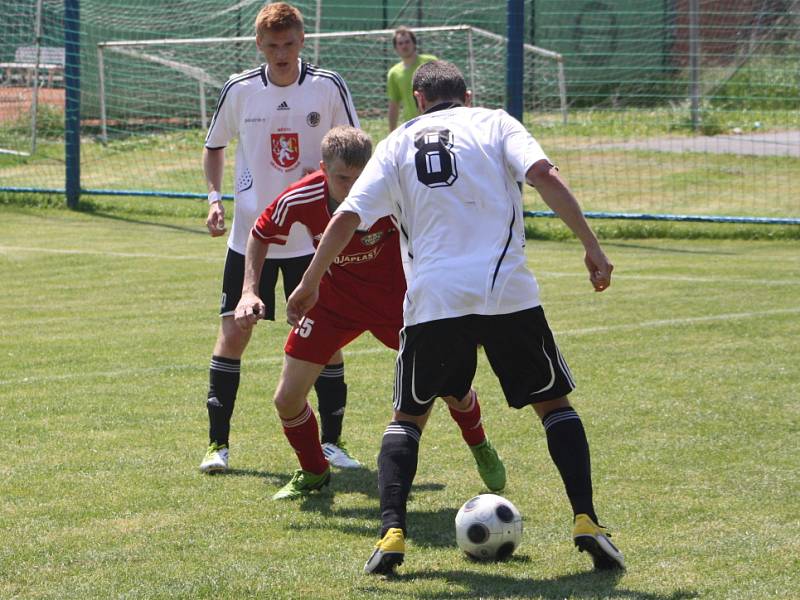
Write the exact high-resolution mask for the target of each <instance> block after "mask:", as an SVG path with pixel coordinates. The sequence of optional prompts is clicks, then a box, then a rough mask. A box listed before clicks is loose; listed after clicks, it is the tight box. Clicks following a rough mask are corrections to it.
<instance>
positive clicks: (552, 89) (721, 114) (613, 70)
mask: <svg viewBox="0 0 800 600" xmlns="http://www.w3.org/2000/svg"><path fill="white" fill-rule="evenodd" d="M296 4H297V6H298V7H299V8H300V9H301V10H302V11H303V13H304V15H305V19H306V31H307V33H308V34H314V33H323V34H326V33H331V32H345V31H347V32H356V31H358V32H363V31H367V30H381V29H391V28H393V27H395V26H397V25H400V24H403V25H409V26H412V27H423V28H427V27H445V26H459V25H469V26H472V27H473V29H472V30H469V29H466V28H462V29H451V30H447V31H440V32H436V33H430V32H421V33H420V36H419V39H420V46H421V50H423V51H426V52H434V53H436V54H437V55H439V56H440V57H442V58H447V59H449V60H452V61H453V62H455V63H456V64H458V65H459V66H460V67H461V68H462V70H463V71H464V72H465V74H466V75H467V77H468V79H469V80H470V85H471V86H473V87H474V88H475V91H476V97H477V100H478V103H479V104H482V105H485V106H491V107H502V106H504V105H505V103H506V98H505V89H506V88H505V79H504V78H505V61H506V56H505V52H506V48H505V42H504V41H503V40H502V39H498V36H500V38H502V36H504V35H505V33H506V26H507V24H506V3H505V2H499V3H487V2H483V1H478V0H463V1H462V2H460V3H458V4H457V5H453V4H445V3H441V2H431V1H430V0H407V1H405V2H403V1H400V0H391V1H390V0H385V1H380V2H376V1H367V2H361V3H357V2H355V1H354V0H349V1H341V0H339V1H336V0H319V1H316V0H314V1H303V2H298V3H296ZM39 5H40V6H39ZM261 5H262V0H253V1H247V0H243V1H240V2H230V0H225V1H223V0H194V1H191V2H189V1H175V2H167V3H165V2H161V1H160V0H136V1H134V0H125V1H123V0H81V2H80V8H81V12H80V15H81V16H80V23H79V26H76V33H79V35H80V41H81V56H80V67H81V79H80V107H81V164H80V167H81V176H80V184H81V188H82V189H83V193H99V192H100V191H104V192H111V193H133V194H164V195H188V196H192V195H197V196H201V195H202V193H203V190H204V189H205V186H204V182H203V176H202V171H201V169H200V166H199V156H200V152H201V149H202V141H203V135H204V127H205V125H206V124H207V123H208V120H209V118H210V116H211V114H212V112H213V109H214V104H215V102H216V97H217V95H218V93H219V90H220V87H221V85H222V84H223V83H224V81H225V80H226V79H227V78H228V77H229V76H230V75H231V74H232V73H235V72H239V71H242V70H244V69H247V68H250V67H252V66H254V65H255V64H258V62H259V61H260V57H259V56H258V54H257V52H256V51H255V48H254V46H253V43H252V41H251V40H250V39H247V38H249V37H250V36H251V35H252V27H253V19H254V17H255V14H256V12H257V11H258V9H259V8H260V7H261ZM524 10H525V24H524V31H525V42H526V44H528V45H529V46H528V50H526V52H525V81H524V87H523V89H524V108H525V117H524V121H525V123H526V125H527V126H529V128H530V129H531V131H532V132H533V133H534V135H535V136H536V137H537V139H539V141H540V142H541V143H542V145H543V146H544V148H545V149H546V151H547V152H548V153H549V154H550V156H551V157H552V158H553V160H554V161H555V162H557V163H558V164H559V166H560V167H561V169H562V172H563V173H564V174H565V176H566V178H567V179H568V180H569V181H570V183H571V185H572V187H573V188H574V189H575V190H576V192H577V194H578V196H579V197H580V199H581V201H582V203H583V205H584V207H585V208H586V209H587V210H589V211H591V212H593V213H598V214H606V215H609V214H617V213H622V214H624V215H627V216H641V215H644V216H661V215H677V216H679V217H686V216H701V217H730V216H733V217H748V218H755V219H759V218H762V219H795V220H796V219H798V218H800V189H799V186H798V182H799V181H800V67H798V65H800V16H799V15H800V1H798V0H527V1H526V2H525V8H524ZM37 14H41V19H39V20H38V22H39V23H40V29H38V30H37ZM318 16H319V18H317V17H318ZM66 27H67V28H69V27H70V25H69V24H67V26H66ZM468 32H471V33H468ZM475 32H479V33H475ZM0 33H2V36H0V193H14V191H15V190H50V191H56V192H58V191H59V190H63V188H64V186H65V176H64V171H65V165H64V125H63V123H64V91H65V90H64V79H63V76H62V75H63V74H62V73H61V72H60V71H59V68H58V65H55V66H53V65H52V64H51V65H49V67H48V68H44V67H41V68H40V69H38V71H36V69H35V67H34V66H32V65H30V66H29V67H28V68H27V69H26V68H22V69H20V68H19V67H16V68H12V67H10V66H9V65H12V64H17V63H18V61H16V58H18V57H19V56H20V49H21V48H24V47H34V48H36V47H38V48H39V49H40V50H41V53H40V57H45V56H50V57H52V56H55V54H52V52H51V50H52V49H58V48H63V46H64V35H65V23H64V3H63V0H42V1H41V2H40V3H37V2H36V0H6V2H4V19H3V20H2V22H0ZM199 38H226V39H227V41H224V42H214V43H211V42H209V43H202V44H191V45H188V44H161V45H160V46H149V47H147V48H144V47H141V46H140V47H137V46H135V45H132V44H129V45H127V46H125V45H123V46H118V47H115V48H113V49H111V47H110V46H109V45H108V43H109V42H120V41H128V42H132V41H141V40H163V39H179V40H190V39H199ZM234 38H240V39H238V40H235V39H234ZM389 40H390V36H388V35H381V34H377V33H376V34H372V35H363V34H359V35H355V34H354V35H350V36H341V37H335V38H333V37H322V38H319V39H315V38H314V36H313V35H310V36H309V39H308V40H307V43H306V48H305V51H304V57H305V58H306V59H308V60H311V61H314V62H317V63H318V64H320V65H322V66H324V67H327V68H331V69H335V70H337V71H339V72H340V73H342V75H343V76H344V77H345V79H346V80H347V81H348V83H349V85H350V87H351V90H352V92H353V95H354V98H355V102H356V106H357V108H358V110H359V113H360V115H362V120H363V121H364V125H365V127H367V128H368V130H369V131H370V133H371V134H372V135H373V136H374V137H376V138H380V137H382V136H383V135H385V134H386V124H385V123H386V120H385V110H386V100H385V95H384V88H383V86H384V77H385V71H386V69H388V67H389V66H391V64H393V63H394V62H395V61H396V60H397V57H396V56H395V54H394V52H393V50H392V47H391V43H390V41H389ZM533 46H536V47H540V48H544V49H547V50H550V51H552V52H553V53H557V54H558V55H560V56H561V57H563V62H561V63H559V61H558V60H555V59H551V58H547V57H545V56H542V55H541V54H537V53H536V52H534V51H533V50H531V47H533ZM98 49H99V50H100V51H98ZM48 53H49V54H48ZM693 57H694V58H695V59H696V60H692V58H693ZM99 60H102V63H103V64H102V69H101V68H100V66H101V65H100V64H99V62H98V61H99ZM41 62H45V61H41ZM560 67H562V68H563V73H564V75H565V81H564V84H565V85H564V86H560V85H559V80H558V75H559V68H560ZM34 71H36V72H35V73H34ZM563 87H565V89H566V109H567V110H566V118H565V113H564V110H563V109H564V106H563V101H564V97H563V96H562V94H561V92H562V91H563V89H562V88H563ZM34 132H35V134H34ZM229 171H230V170H229ZM226 189H228V190H230V186H229V185H228V187H227V188H226ZM3 191H4V192H3ZM527 202H528V208H534V209H535V208H539V207H537V206H536V205H534V204H533V197H531V198H530V199H528V200H527Z"/></svg>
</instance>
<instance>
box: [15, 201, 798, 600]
mask: <svg viewBox="0 0 800 600" xmlns="http://www.w3.org/2000/svg"><path fill="white" fill-rule="evenodd" d="M0 211H1V212H2V220H3V224H4V228H3V235H2V238H1V239H0V280H2V281H3V297H4V301H3V302H2V303H0V323H2V327H1V329H0V330H1V331H2V335H1V336H0V353H2V357H3V363H2V364H3V368H2V370H0V410H2V419H0V436H1V437H2V439H3V441H4V458H3V460H2V462H0V481H1V482H2V483H1V484H0V499H1V500H2V502H1V503H0V529H1V530H2V531H3V538H4V543H3V544H2V547H1V548H0V597H1V598H8V599H11V598H53V599H55V598H58V599H62V598H126V599H133V598H137V599H139V598H187V599H199V598H209V599H211V598H237V599H238V598H287V599H288V598H304V599H305V598H313V599H317V598H318V599H350V598H370V599H371V598H387V599H389V598H392V599H393V598H417V599H425V600H450V599H460V598H479V597H480V598H542V599H547V600H561V599H564V598H578V599H590V598H591V599H594V598H597V599H601V598H612V599H624V600H633V599H643V600H682V599H687V598H713V599H720V600H722V599H725V600H728V599H745V598H746V599H765V598H775V599H779V598H780V599H785V598H787V599H788V598H797V597H800V583H798V580H797V577H796V574H797V572H798V567H800V558H799V557H800V542H799V541H798V536H797V530H798V525H800V522H799V521H798V508H800V507H798V498H800V482H799V481H798V473H800V462H799V460H798V452H797V450H798V446H797V436H798V433H800V414H798V413H799V411H798V401H797V399H798V398H800V372H799V371H798V367H797V365H798V359H800V318H798V317H799V316H800V301H799V299H800V294H799V293H798V292H800V251H799V250H798V245H797V242H796V241H783V242H782V241H756V242H743V241H734V240H719V241H718V240H694V241H692V240H674V239H672V240H664V239H662V240H657V239H655V240H637V241H625V240H609V241H608V242H606V250H607V251H608V253H609V255H610V257H611V258H612V260H613V261H614V262H615V264H616V271H615V276H616V277H615V280H614V284H613V285H612V287H611V288H610V289H609V290H608V291H607V292H605V293H603V294H595V293H592V292H591V291H590V286H589V283H588V281H587V278H586V275H585V273H584V272H583V267H582V254H581V252H580V247H579V245H578V244H576V243H575V242H572V241H565V242H554V241H550V242H546V241H535V240H534V241H530V242H529V245H528V253H529V257H530V264H531V266H532V268H533V269H534V270H535V272H536V273H537V275H538V278H539V280H540V283H541V285H542V288H543V302H544V304H545V308H546V310H547V313H548V317H549V320H550V322H551V325H552V326H553V328H554V330H555V331H556V332H557V336H558V339H559V341H560V345H561V347H562V350H563V352H564V354H565V356H566V357H567V359H568V360H569V361H570V364H571V367H572V371H573V372H574V373H575V375H576V377H577V379H578V389H577V391H576V392H575V394H574V395H573V400H574V403H575V404H576V406H577V407H578V410H579V411H580V413H581V415H582V417H583V420H584V423H585V426H586V429H587V432H588V435H589V438H590V443H591V444H592V452H593V454H592V457H593V465H594V482H595V487H596V501H597V505H598V510H599V512H600V515H601V518H602V520H603V521H604V522H605V523H606V524H607V525H608V526H609V527H611V529H612V531H613V533H614V540H615V541H616V542H617V544H618V545H619V546H620V548H621V549H622V550H623V551H624V552H625V554H626V559H627V562H628V570H627V572H626V573H624V574H623V575H621V576H620V577H611V576H608V575H599V574H595V573H592V572H591V570H590V562H589V559H588V558H587V557H586V556H585V555H581V554H579V553H578V552H577V551H576V550H575V549H574V548H573V547H572V544H571V540H570V537H569V534H570V530H571V529H570V516H571V515H570V513H569V509H568V505H567V502H566V498H565V495H564V492H563V489H562V486H561V483H560V480H559V478H558V476H557V473H556V470H555V468H554V467H553V465H552V463H551V462H550V459H549V456H548V453H547V449H546V444H545V439H544V434H543V431H542V427H541V425H539V424H538V423H537V422H535V419H534V415H533V411H531V410H527V411H522V412H517V411H512V410H511V409H509V408H507V407H506V406H505V403H504V401H503V400H502V398H501V395H500V391H499V388H498V386H497V384H496V382H495V380H494V378H493V376H491V374H490V371H489V368H488V365H487V364H486V361H485V360H483V359H482V360H481V362H480V365H479V374H478V377H477V380H476V382H475V385H476V388H477V389H478V390H479V392H480V394H481V399H482V404H483V414H484V421H485V424H486V428H487V431H488V433H489V434H490V436H491V437H492V438H493V440H494V442H495V445H496V446H497V447H498V449H499V450H500V452H501V454H502V456H503V457H504V458H505V461H506V464H507V466H508V472H509V485H508V487H507V489H506V491H505V492H504V494H505V495H506V496H507V497H508V498H509V499H511V500H512V501H513V502H514V503H515V504H516V505H517V507H518V508H519V509H520V510H521V512H522V514H523V516H524V519H525V521H524V522H525V532H524V538H523V545H522V546H521V548H520V549H519V550H518V552H517V553H516V554H515V556H514V557H513V558H512V560H510V561H508V562H506V563H501V564H479V563H473V562H470V561H468V560H467V559H466V558H465V557H464V556H463V555H462V554H461V553H460V551H459V550H458V549H457V547H456V546H455V538H454V530H453V519H454V517H455V513H456V511H457V509H458V507H459V506H460V505H461V504H462V503H463V502H464V501H466V500H467V499H469V498H470V497H471V496H472V495H474V494H476V493H478V492H480V491H482V490H481V486H480V480H479V479H478V477H477V474H476V473H475V471H474V468H473V466H472V459H471V456H470V455H469V453H468V452H467V451H466V449H465V448H464V447H463V444H462V442H461V440H460V436H459V435H458V432H457V428H456V427H455V426H454V425H453V424H452V423H451V422H450V419H449V417H448V416H447V412H446V410H444V407H443V406H438V407H437V408H436V409H435V411H434V416H433V417H432V419H431V422H430V424H429V426H428V428H427V430H426V432H425V434H424V436H423V440H422V446H421V460H420V467H419V472H418V476H417V479H416V482H415V487H414V489H413V491H412V497H411V502H410V505H409V511H410V512H409V514H410V517H409V519H410V536H409V543H408V548H407V556H406V564H405V565H403V567H401V569H400V575H399V576H398V577H397V578H395V579H393V580H383V579H379V578H370V577H366V576H364V575H362V574H361V568H362V566H363V563H364V561H365V560H366V558H367V556H368V555H369V553H370V551H371V548H372V545H373V544H374V542H375V541H376V538H377V527H378V498H377V484H376V468H375V458H376V455H377V452H378V449H379V445H380V439H381V435H382V432H383V430H384V427H385V425H386V422H387V420H388V418H389V416H390V408H391V406H390V394H391V388H392V369H393V354H392V352H390V351H388V350H386V349H384V348H383V347H381V346H380V345H379V344H378V342H376V341H375V340H374V339H372V338H370V337H369V336H367V337H363V338H361V339H359V340H357V341H356V342H355V343H353V344H352V345H351V346H350V347H348V348H347V351H346V364H347V381H348V384H349V389H350V398H349V405H348V413H347V418H346V420H345V434H346V440H347V442H348V445H349V447H350V448H351V449H352V450H353V452H354V454H355V455H356V456H357V457H359V458H361V459H362V460H363V461H364V462H365V463H366V464H367V466H368V469H366V470H363V471H360V472H348V473H342V472H338V473H335V476H334V480H333V484H332V493H330V494H325V495H321V496H316V497H312V498H310V499H308V500H306V501H303V502H288V503H275V502H272V501H271V500H270V496H271V494H272V493H273V492H274V491H275V490H276V489H277V488H278V487H279V486H281V485H282V484H283V483H285V482H286V481H287V480H288V477H289V474H290V472H291V470H292V469H294V468H296V459H295V457H294V455H293V453H292V452H291V450H290V449H289V447H288V444H287V443H286V442H285V439H284V437H283V435H282V432H281V429H280V424H279V422H278V419H277V417H276V415H275V412H274V409H273V408H272V406H271V395H272V392H273V390H274V387H275V383H276V378H277V377H278V374H279V371H280V365H281V357H282V342H283V338H284V336H285V333H286V326H285V325H284V324H281V323H276V324H268V325H264V324H261V325H259V326H258V330H257V332H256V334H255V336H254V339H253V342H252V343H251V346H250V349H249V350H248V354H247V355H246V357H245V361H244V366H243V378H242V386H241V389H240V396H239V401H238V404H237V412H236V415H235V417H234V423H233V434H232V444H233V445H232V465H231V466H232V467H233V470H232V472H231V473H230V474H228V475H224V476H216V477H207V476H202V475H201V474H200V473H199V472H198V471H197V465H198V464H199V461H200V459H201V458H202V455H203V453H204V450H205V446H206V439H207V438H206V427H207V420H206V414H205V393H206V382H207V377H208V375H207V368H208V361H209V358H210V352H211V347H212V344H213V340H214V338H215V335H216V328H217V321H218V319H217V317H216V306H217V299H218V293H219V279H220V276H221V268H222V258H223V255H224V252H225V250H224V241H223V240H222V239H217V240H212V239H210V238H209V237H208V236H207V234H206V233H205V232H204V227H203V217H202V214H203V211H202V207H201V206H199V205H197V214H196V215H192V216H167V215H160V216H154V215H150V214H145V213H134V212H131V213H129V214H126V213H112V212H103V211H98V212H95V213H91V214H90V213H72V212H67V211H61V210H37V209H30V208H20V207H14V206H7V205H6V206H2V207H0ZM279 312H282V311H281V309H279Z"/></svg>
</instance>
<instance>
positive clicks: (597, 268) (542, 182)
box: [525, 160, 614, 292]
mask: <svg viewBox="0 0 800 600" xmlns="http://www.w3.org/2000/svg"><path fill="white" fill-rule="evenodd" d="M525 179H526V180H527V182H528V183H529V184H530V185H532V186H533V187H535V188H536V190H537V191H538V192H539V195H540V196H541V197H542V200H544V201H545V203H546V204H547V206H549V207H550V208H551V209H552V210H553V212H554V213H556V214H557V215H558V216H559V218H560V219H561V220H562V221H564V223H565V224H566V225H567V227H569V228H570V229H571V230H572V232H573V233H574V234H575V235H576V236H577V238H578V239H579V240H580V241H581V243H582V244H583V247H584V249H585V250H586V256H585V257H584V262H585V263H586V268H587V269H588V271H589V280H590V281H591V282H592V285H593V286H594V290H595V291H596V292H602V291H603V290H605V289H606V288H607V287H608V286H610V285H611V271H613V270H614V265H612V264H611V262H610V261H609V260H608V258H607V257H606V255H605V253H604V252H603V249H602V248H601V247H600V242H598V241H597V237H596V236H595V235H594V232H593V231H592V229H591V227H589V224H588V223H587V222H586V218H585V217H584V216H583V212H582V211H581V207H580V205H579V204H578V201H577V200H576V199H575V196H574V195H573V194H572V192H571V191H570V189H569V187H567V184H566V183H565V182H564V180H563V179H561V176H560V175H559V174H558V171H557V170H556V168H555V167H554V166H552V165H551V164H550V163H549V162H548V161H546V160H540V161H538V162H537V163H535V164H534V165H533V166H532V167H531V168H530V169H528V172H527V173H526V175H525Z"/></svg>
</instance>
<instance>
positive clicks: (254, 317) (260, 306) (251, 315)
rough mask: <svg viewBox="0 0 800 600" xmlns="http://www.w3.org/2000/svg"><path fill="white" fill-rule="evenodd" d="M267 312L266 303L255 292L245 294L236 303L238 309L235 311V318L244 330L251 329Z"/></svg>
mask: <svg viewBox="0 0 800 600" xmlns="http://www.w3.org/2000/svg"><path fill="white" fill-rule="evenodd" d="M265 313H266V309H265V307H264V303H263V302H261V298H259V297H258V296H256V295H255V294H251V293H247V294H243V295H242V297H241V299H240V300H239V304H237V305H236V310H235V311H234V313H233V320H234V321H236V324H237V325H238V326H239V327H241V328H242V329H243V330H247V329H250V328H251V327H253V325H255V324H256V323H258V320H259V319H263V318H264V315H265Z"/></svg>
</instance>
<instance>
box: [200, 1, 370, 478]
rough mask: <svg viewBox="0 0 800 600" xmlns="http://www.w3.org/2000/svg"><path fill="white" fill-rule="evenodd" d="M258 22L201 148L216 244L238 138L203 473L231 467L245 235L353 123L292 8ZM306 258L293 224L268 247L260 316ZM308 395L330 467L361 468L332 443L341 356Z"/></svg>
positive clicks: (344, 91)
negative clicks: (249, 52) (231, 147)
mask: <svg viewBox="0 0 800 600" xmlns="http://www.w3.org/2000/svg"><path fill="white" fill-rule="evenodd" d="M255 25H256V45H257V46H258V48H259V50H260V51H261V53H262V54H263V55H264V58H265V60H266V63H265V64H262V65H261V66H259V67H257V68H255V69H251V70H249V71H246V72H244V73H241V74H239V75H235V76H233V77H231V79H230V80H228V82H227V83H226V84H225V86H224V88H223V89H222V92H221V93H220V97H219V102H218V104H217V109H216V112H215V113H214V117H213V119H212V121H211V125H210V127H209V130H208V135H207V136H206V141H205V148H204V151H203V168H204V171H205V176H206V181H207V184H208V190H209V194H208V201H209V211H208V218H207V220H206V225H207V227H208V230H209V232H210V234H211V235H212V236H214V237H217V236H221V235H223V234H224V233H225V231H226V229H225V209H224V207H223V205H222V202H221V193H220V192H221V187H222V173H223V169H224V164H225V147H226V146H227V145H228V143H230V142H231V141H232V140H233V139H234V138H238V139H239V144H238V147H237V149H236V162H235V169H236V172H235V186H236V189H235V194H234V219H233V226H232V228H231V233H230V235H229V237H228V254H227V257H226V260H225V272H224V276H223V285H222V301H221V305H220V316H221V317H222V318H221V322H220V328H219V334H218V337H217V341H216V344H215V346H214V351H213V356H212V358H211V366H210V369H209V388H208V396H207V398H208V399H207V408H208V417H209V438H210V439H209V442H210V443H209V447H208V450H207V452H206V455H205V457H204V459H203V461H202V462H201V464H200V470H201V471H203V472H206V473H213V472H221V471H225V470H226V469H227V468H228V452H229V450H228V443H229V440H228V438H229V433H230V421H231V416H232V414H233V409H234V404H235V401H236V394H237V391H238V387H239V372H240V365H241V358H242V354H243V353H244V350H245V348H246V347H247V343H248V342H249V339H250V331H244V330H242V329H241V328H240V327H238V326H237V325H236V323H235V322H234V318H233V314H234V311H235V309H236V305H237V304H238V302H239V298H240V296H241V292H242V283H243V280H244V254H245V250H246V248H247V240H248V237H249V235H250V229H251V228H252V226H253V224H254V223H255V221H256V219H257V218H258V216H259V215H260V214H261V212H262V211H263V210H264V208H266V207H267V206H268V205H269V204H270V203H271V202H272V201H273V200H274V199H275V198H276V197H277V196H278V195H280V194H281V193H282V192H283V190H285V189H286V188H287V187H288V186H289V185H290V184H292V183H294V182H295V181H297V180H298V179H300V178H301V177H302V176H303V175H304V174H306V173H310V172H311V171H315V170H316V169H317V168H318V167H319V162H320V160H321V158H322V155H321V152H320V143H321V141H322V138H323V136H324V135H325V134H326V133H327V132H328V131H329V130H330V129H331V128H333V127H335V126H337V125H350V126H354V127H358V126H359V123H358V117H357V116H356V111H355V107H354V106H353V100H352V98H351V96H350V92H349V90H348V88H347V85H346V84H345V82H344V80H343V79H342V78H341V77H340V76H339V75H338V74H337V73H335V72H333V71H328V70H325V69H320V68H317V67H315V66H313V65H310V64H308V63H306V62H303V60H302V59H301V58H300V51H301V49H302V48H303V40H304V33H303V19H302V16H301V14H300V12H299V11H298V10H297V9H296V8H294V7H293V6H291V5H289V4H286V3H282V2H278V3H273V4H267V5H266V6H264V7H263V8H262V9H261V11H260V12H259V14H258V16H257V17H256V23H255ZM313 253H314V246H313V244H312V241H311V238H310V236H309V235H308V233H307V231H306V230H305V228H304V227H302V226H300V225H298V226H297V227H296V228H294V229H293V230H292V231H291V232H290V235H289V239H288V240H287V242H286V244H285V245H283V246H280V245H273V246H270V248H269V252H268V254H267V259H266V261H265V262H264V269H263V272H262V276H261V280H260V282H261V288H260V297H261V298H262V300H263V301H264V303H265V305H266V315H265V318H267V319H270V320H274V318H275V284H276V283H277V278H278V272H279V271H281V272H282V273H283V287H284V292H285V293H286V295H287V297H288V295H289V293H290V292H291V291H292V289H294V286H295V285H297V283H298V282H299V280H300V277H301V276H302V274H303V272H304V271H305V268H306V267H307V266H308V263H309V262H310V260H311V255H312V254H313ZM315 388H316V391H317V396H318V398H319V409H320V417H321V421H322V442H323V449H324V450H325V455H326V458H328V460H329V462H331V464H333V465H334V466H339V467H350V468H354V467H359V466H360V463H359V462H358V461H356V460H354V459H353V458H352V457H350V456H349V454H348V453H347V451H346V449H345V448H344V447H343V446H342V445H341V443H340V440H339V436H340V434H341V429H342V419H343V415H344V408H345V404H346V397H347V386H346V385H345V383H344V364H343V361H342V355H341V352H338V353H337V354H335V355H334V356H333V357H332V358H331V363H330V364H328V365H327V366H326V368H325V369H324V370H323V372H322V373H321V375H320V377H319V379H317V383H316V384H315Z"/></svg>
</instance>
